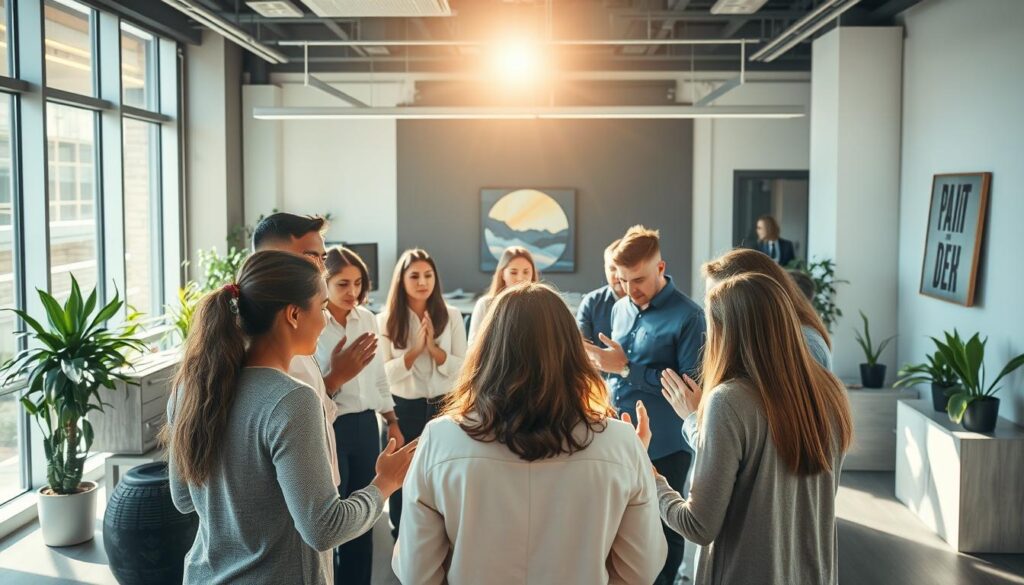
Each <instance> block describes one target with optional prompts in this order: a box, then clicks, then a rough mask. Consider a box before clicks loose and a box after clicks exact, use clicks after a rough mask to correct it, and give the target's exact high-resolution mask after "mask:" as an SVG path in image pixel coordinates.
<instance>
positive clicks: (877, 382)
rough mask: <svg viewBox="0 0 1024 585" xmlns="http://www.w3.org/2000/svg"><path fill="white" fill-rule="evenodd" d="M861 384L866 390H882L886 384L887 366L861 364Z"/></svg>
mask: <svg viewBox="0 0 1024 585" xmlns="http://www.w3.org/2000/svg"><path fill="white" fill-rule="evenodd" d="M860 383H861V384H863V385H864V387H865V388H881V387H882V385H884V384H885V364H875V365H873V366H872V365H868V364H861V365H860Z"/></svg>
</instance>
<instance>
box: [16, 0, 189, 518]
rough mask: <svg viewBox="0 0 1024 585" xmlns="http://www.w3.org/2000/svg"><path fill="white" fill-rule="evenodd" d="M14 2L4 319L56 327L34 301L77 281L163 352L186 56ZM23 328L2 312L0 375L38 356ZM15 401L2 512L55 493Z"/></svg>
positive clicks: (129, 32) (58, 5)
mask: <svg viewBox="0 0 1024 585" xmlns="http://www.w3.org/2000/svg"><path fill="white" fill-rule="evenodd" d="M12 3H13V2H12V0H0V308H17V309H21V310H25V311H28V312H29V313H30V314H32V315H33V316H34V317H35V318H36V319H38V320H39V321H41V322H43V323H46V317H45V315H44V314H43V311H42V307H41V306H40V303H39V302H38V299H37V297H36V295H35V290H36V289H43V290H49V291H50V292H51V293H52V294H54V296H56V297H57V298H58V299H60V300H63V299H65V298H66V297H67V295H68V293H69V291H70V288H71V277H72V276H74V278H75V279H76V280H77V281H78V282H79V284H80V285H81V286H82V288H83V291H84V292H86V293H88V292H89V290H91V289H92V288H93V287H98V288H99V290H100V295H101V297H103V298H101V300H103V301H105V300H109V299H110V298H112V297H113V295H114V292H115V290H116V291H117V292H118V293H120V295H121V296H122V298H124V299H125V300H126V301H127V303H128V304H129V305H130V306H131V307H132V308H133V309H134V310H137V311H140V312H142V313H144V315H145V317H146V319H145V321H144V324H145V325H144V326H145V327H146V328H148V338H149V339H150V340H156V339H159V338H160V337H161V336H162V331H161V327H163V326H164V325H163V324H162V323H161V317H162V314H163V307H164V303H165V301H166V297H167V293H166V291H167V290H170V291H172V294H173V291H174V290H175V289H176V288H177V287H178V286H179V285H180V284H181V283H180V282H178V276H177V275H176V271H174V270H172V269H166V270H165V267H177V266H179V265H180V262H181V260H180V257H181V242H180V241H179V238H180V235H179V234H180V232H181V230H180V226H179V225H176V223H177V221H178V219H177V217H178V211H177V210H178V201H179V197H180V193H179V187H178V176H179V172H180V160H179V158H180V154H179V153H180V136H179V132H180V130H179V121H178V103H177V101H178V96H179V95H180V93H179V91H178V87H177V83H178V75H179V72H180V70H181V69H180V65H181V64H180V63H179V61H178V60H179V59H180V55H179V51H178V47H177V44H176V43H175V42H173V41H169V40H167V39H164V38H161V37H159V36H156V35H154V34H152V33H151V32H149V31H147V30H145V29H144V28H141V27H139V26H137V25H136V24H134V23H130V22H127V21H126V20H124V19H122V18H120V17H119V16H117V15H115V14H111V13H108V12H105V11H104V10H98V9H96V8H94V7H93V6H95V5H96V4H95V3H90V4H89V5H86V4H84V3H81V2H77V1H75V0H18V2H17V4H18V5H17V8H18V9H17V10H13V9H12V7H11V5H12ZM105 5H106V4H105ZM109 6H112V7H115V9H116V3H110V4H109ZM40 15H41V16H42V19H40V18H39V16H40ZM28 27H31V30H30V29H29V28H28ZM165 210H166V211H165ZM165 224H167V225H165ZM165 274H170V275H171V277H170V280H171V282H168V279H167V278H166V277H165ZM126 315H127V310H125V311H124V312H123V313H122V314H121V315H119V316H116V317H115V319H120V318H123V317H124V316H126ZM22 329H24V324H23V323H21V322H20V321H19V320H17V319H14V318H13V315H12V314H11V313H10V312H5V311H0V362H3V361H6V360H7V359H9V358H10V357H11V356H13V355H14V353H15V352H17V351H19V350H21V349H24V348H26V347H28V346H29V344H31V343H33V340H32V339H31V337H30V336H29V335H26V334H25V332H24V331H21V330H22ZM11 390H12V389H11V388H0V506H2V505H3V504H4V503H5V502H6V501H8V500H9V499H11V498H12V497H14V496H17V495H19V494H21V493H23V492H25V491H27V490H29V489H32V488H33V487H38V486H39V485H41V484H43V483H44V482H45V481H46V479H45V468H41V466H39V465H38V464H33V462H38V461H41V459H42V458H41V457H40V456H39V453H41V452H42V445H38V444H33V443H32V441H33V440H34V439H32V436H33V434H32V433H30V432H29V431H30V430H31V427H30V419H29V418H28V416H27V415H26V413H25V412H24V410H23V409H22V408H21V407H20V405H19V404H18V393H17V392H16V391H15V392H13V393H12V392H11ZM14 390H17V386H16V387H15V388H14Z"/></svg>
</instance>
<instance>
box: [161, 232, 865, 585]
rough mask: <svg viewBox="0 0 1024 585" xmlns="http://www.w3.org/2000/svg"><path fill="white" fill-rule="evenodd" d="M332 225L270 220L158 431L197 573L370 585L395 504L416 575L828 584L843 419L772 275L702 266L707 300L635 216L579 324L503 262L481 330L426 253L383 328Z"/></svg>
mask: <svg viewBox="0 0 1024 585" xmlns="http://www.w3.org/2000/svg"><path fill="white" fill-rule="evenodd" d="M324 227H325V226H324V224H323V220H321V219H318V218H310V217H300V216H295V215H291V214H285V213H278V214H274V215H271V216H269V217H267V218H264V219H263V220H262V221H261V222H260V224H259V225H258V226H257V228H256V230H255V232H254V235H253V246H254V250H255V253H254V254H253V255H252V256H251V257H250V258H249V259H248V260H247V261H246V262H245V264H244V265H243V267H242V268H241V270H240V272H239V274H238V276H237V278H236V280H235V282H233V283H231V284H229V285H227V286H225V287H224V288H223V289H222V290H220V291H216V292H214V293H211V294H209V295H207V296H206V297H204V299H203V300H202V301H201V302H200V305H199V307H198V309H197V312H196V315H195V317H194V319H195V324H194V325H193V333H192V334H190V336H189V339H188V340H187V342H186V346H185V349H184V356H183V362H182V365H181V367H180V370H179V373H178V376H177V377H176V380H175V384H174V387H175V392H174V396H173V399H172V400H171V401H170V402H169V404H168V425H167V427H166V428H165V431H164V434H163V436H164V439H165V441H166V443H167V445H168V449H169V469H170V474H171V484H172V494H173V496H174V502H175V505H176V506H177V507H178V509H179V510H181V511H182V512H190V511H193V510H194V511H196V512H198V515H199V518H200V530H199V534H198V535H197V537H196V542H195V544H194V546H193V547H192V550H191V551H190V553H189V554H188V556H187V557H186V561H185V563H186V567H185V569H186V571H185V575H186V579H185V580H186V583H232V582H245V583H291V582H294V583H323V584H327V583H369V582H370V576H371V569H372V558H373V554H372V552H373V551H372V536H371V535H370V534H369V530H370V528H372V526H373V525H374V524H375V523H376V521H377V520H378V519H379V517H380V516H381V514H382V513H383V507H384V502H385V500H387V499H389V498H390V503H389V513H390V520H391V525H392V533H393V535H395V537H396V547H395V549H394V553H393V567H394V570H395V573H396V574H397V576H398V578H399V580H400V581H401V582H402V583H404V584H413V583H417V584H418V583H451V584H453V585H454V584H460V583H470V584H475V583H487V584H491V583H495V584H500V583H539V584H546V583H552V584H554V583H559V584H561V583H581V584H590V583H636V584H641V585H648V584H650V583H656V584H662V583H664V584H670V583H673V581H674V579H675V577H676V572H677V571H678V568H679V566H680V563H681V562H682V559H683V552H684V546H685V542H686V541H687V540H688V541H690V542H693V543H696V544H697V545H700V546H701V547H702V548H701V552H700V557H699V561H698V567H697V582H698V583H747V582H760V583H779V584H781V583H793V582H801V583H829V584H831V583H836V581H837V576H836V548H835V513H834V497H835V492H836V489H837V487H838V478H839V471H840V467H841V463H842V457H843V453H844V452H845V451H846V448H847V447H848V445H849V442H850V433H851V423H850V416H849V406H848V404H847V401H846V396H845V390H844V388H843V387H842V385H841V384H840V383H839V382H838V380H837V379H836V378H835V377H834V376H833V375H832V374H831V373H830V372H829V371H828V366H829V360H830V359H831V358H830V355H831V354H830V345H829V344H830V341H829V337H828V333H827V331H826V330H825V328H824V327H823V326H822V325H821V321H820V319H818V318H817V315H816V314H815V313H814V311H813V308H811V306H810V304H809V302H808V300H807V298H806V297H805V296H804V295H803V294H802V293H801V292H800V291H799V289H798V288H797V286H796V285H795V283H794V282H793V281H792V280H791V279H790V278H789V276H788V275H787V273H786V272H785V271H783V270H782V269H781V268H780V267H779V265H778V261H777V259H773V258H771V257H769V256H768V255H766V254H762V253H761V252H758V251H754V250H734V251H732V252H729V253H727V254H726V255H724V256H722V257H721V258H719V259H717V260H715V261H712V262H709V263H707V264H706V265H705V266H704V274H705V276H706V278H707V294H706V296H705V302H704V308H703V309H702V308H701V307H700V306H699V305H697V303H695V302H694V301H693V300H691V299H690V298H688V297H687V296H686V295H685V294H684V293H683V292H682V291H680V290H679V289H678V288H676V285H675V281H674V280H673V278H672V277H671V276H670V275H669V274H667V271H666V262H665V260H664V259H663V258H662V256H661V247H660V238H659V234H658V232H656V231H654V230H649V229H646V228H643V227H642V226H635V227H633V228H631V229H630V230H629V231H627V232H626V234H624V236H623V237H622V238H621V239H619V240H616V241H615V242H613V243H612V244H611V245H609V246H608V248H607V249H606V250H605V253H604V263H605V273H606V277H607V281H608V284H607V286H605V287H602V288H600V289H598V290H595V291H593V292H592V293H590V294H588V295H587V296H586V297H585V298H584V299H583V302H582V303H581V305H580V308H579V311H578V314H577V315H576V318H575V319H574V318H573V315H572V314H571V313H570V312H569V310H568V308H567V307H566V305H565V303H564V302H563V301H562V299H561V297H560V296H559V295H558V294H557V292H555V291H554V290H553V289H552V288H551V287H549V286H548V285H545V284H543V283H541V282H539V280H540V274H539V273H538V271H537V267H536V265H535V263H534V262H533V258H532V256H531V255H530V253H529V251H528V250H526V249H524V248H509V249H507V250H506V251H505V253H504V254H503V255H502V257H501V258H500V260H499V263H498V267H497V269H496V271H495V273H494V276H493V280H492V284H491V287H490V289H489V290H488V292H487V294H485V295H484V296H483V297H482V298H481V299H480V300H479V302H478V303H477V306H476V308H475V310H474V311H473V316H472V318H471V321H470V323H469V331H468V338H467V330H466V327H465V325H464V323H463V320H462V317H461V314H460V313H459V311H458V310H456V309H454V308H453V307H451V306H449V305H447V304H446V303H445V302H444V299H443V297H442V295H441V293H442V290H443V289H442V286H441V281H440V275H439V274H438V270H437V266H436V264H435V262H434V260H433V259H432V258H431V257H430V255H429V254H427V253H426V252H425V251H423V250H419V249H414V250H408V251H406V252H404V253H403V254H402V256H401V257H400V258H399V260H398V262H397V265H396V266H395V271H394V275H393V277H392V280H391V287H390V290H389V292H388V296H387V301H386V304H385V306H384V308H383V310H382V312H381V313H380V314H379V315H374V314H373V313H371V312H370V311H369V310H368V309H367V308H366V307H365V302H366V297H367V291H368V290H369V288H370V282H369V275H368V273H367V270H366V266H365V264H364V263H363V262H362V260H361V259H360V258H359V257H358V255H356V254H355V253H354V252H352V251H351V250H348V249H345V248H332V249H330V250H327V249H325V246H324V240H323V236H322V234H323V231H324ZM379 419H382V420H383V424H384V427H385V428H386V438H387V441H386V446H384V448H383V450H382V448H381V443H382V441H381V435H382V433H381V430H380V426H379V422H378V420H379ZM691 467H693V473H692V479H691V487H690V492H689V495H688V497H684V496H683V495H681V492H682V491H683V485H684V483H685V482H686V479H687V476H688V474H689V473H690V468H691ZM332 551H333V553H332ZM332 555H333V558H332Z"/></svg>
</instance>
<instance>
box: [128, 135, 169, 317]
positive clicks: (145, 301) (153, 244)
mask: <svg viewBox="0 0 1024 585" xmlns="http://www.w3.org/2000/svg"><path fill="white" fill-rule="evenodd" d="M159 145H160V126H159V125H157V124H154V123H152V122H143V121H140V120H132V119H128V118H126V119H125V120H124V236H125V254H124V256H125V257H124V261H125V265H126V266H127V267H128V270H127V274H126V277H127V282H128V286H127V288H126V289H125V298H126V299H127V301H128V304H129V305H131V306H132V308H134V309H135V310H137V311H142V312H144V313H147V314H150V315H153V314H159V312H160V307H159V302H160V296H159V288H158V285H159V282H154V280H155V279H154V275H156V274H159V273H160V268H161V262H160V256H161V250H162V248H161V246H160V242H161V239H160V238H159V237H154V235H159V234H160V229H159V226H160V222H159V213H158V211H159V209H160V206H159V203H160V187H159V178H160V177H159V175H160V158H159V155H160V149H159Z"/></svg>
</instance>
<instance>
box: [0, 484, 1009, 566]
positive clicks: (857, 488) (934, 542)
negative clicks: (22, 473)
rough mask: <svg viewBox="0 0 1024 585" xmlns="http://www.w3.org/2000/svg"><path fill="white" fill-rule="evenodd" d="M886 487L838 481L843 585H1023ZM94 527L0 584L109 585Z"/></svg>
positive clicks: (33, 557) (386, 554) (380, 544)
mask: <svg viewBox="0 0 1024 585" xmlns="http://www.w3.org/2000/svg"><path fill="white" fill-rule="evenodd" d="M892 486H893V474H892V473H868V472H847V473H845V474H843V481H842V487H841V488H840V492H839V500H838V505H837V508H838V514H839V558H840V562H839V575H840V578H839V580H840V583H841V584H842V585H861V584H870V585H918V584H920V585H1024V555H977V556H971V555H963V554H958V553H956V552H954V551H953V550H951V549H950V548H949V546H948V545H947V544H946V543H945V542H943V541H942V540H941V539H939V537H937V536H936V535H935V534H933V533H932V532H931V531H929V530H928V529H927V528H926V527H925V526H924V525H923V524H922V523H921V522H920V521H918V520H917V518H916V517H915V516H914V515H913V514H911V513H910V512H909V511H908V510H907V509H906V508H904V507H903V505H902V504H900V503H899V502H897V501H896V500H895V498H894V496H893V487H892ZM101 497H102V496H101ZM101 501H103V500H101ZM100 526H101V521H100V519H97V532H96V537H97V538H96V539H95V540H93V541H92V542H89V543H86V544H83V545H80V546H75V547H68V548H63V549H50V548H47V547H46V546H44V545H43V543H42V539H41V537H40V534H39V530H38V526H37V525H35V524H32V525H29V526H26V527H25V528H23V529H22V530H20V531H19V532H17V533H15V534H14V535H12V536H10V537H9V538H7V539H4V540H3V541H0V583H4V584H7V583H10V584H12V585H15V584H16V585H58V584H60V585H76V584H96V585H106V584H111V585H113V584H115V583H116V582H115V581H114V578H113V576H112V575H111V574H110V571H109V570H108V569H107V566H106V555H105V554H104V552H103V546H102V537H101V535H100V533H99V528H100ZM690 550H692V547H691V548H690ZM390 553H391V534H390V532H389V530H388V527H387V520H386V515H385V518H383V519H382V520H381V522H379V523H378V524H377V526H376V527H374V583H375V584H379V585H383V584H388V585H392V584H397V583H398V580H397V579H395V576H394V574H392V572H391V568H390Z"/></svg>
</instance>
